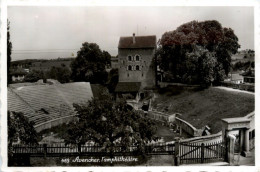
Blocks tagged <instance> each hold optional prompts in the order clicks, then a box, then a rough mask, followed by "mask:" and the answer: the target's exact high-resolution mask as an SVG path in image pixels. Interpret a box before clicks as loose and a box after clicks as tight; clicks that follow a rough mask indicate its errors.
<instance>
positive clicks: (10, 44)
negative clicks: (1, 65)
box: [7, 21, 12, 85]
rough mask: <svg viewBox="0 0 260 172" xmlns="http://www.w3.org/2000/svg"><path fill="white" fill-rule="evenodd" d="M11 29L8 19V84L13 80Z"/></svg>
mask: <svg viewBox="0 0 260 172" xmlns="http://www.w3.org/2000/svg"><path fill="white" fill-rule="evenodd" d="M9 30H10V22H9V21H7V85H8V84H10V83H11V82H12V76H11V75H10V66H11V54H12V42H11V41H10V31H9Z"/></svg>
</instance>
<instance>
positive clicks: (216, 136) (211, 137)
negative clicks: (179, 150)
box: [180, 131, 222, 143]
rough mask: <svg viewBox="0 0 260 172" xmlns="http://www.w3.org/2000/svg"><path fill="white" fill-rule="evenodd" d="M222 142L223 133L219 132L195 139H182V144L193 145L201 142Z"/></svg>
mask: <svg viewBox="0 0 260 172" xmlns="http://www.w3.org/2000/svg"><path fill="white" fill-rule="evenodd" d="M219 140H222V131H220V132H218V133H217V134H211V135H207V136H199V137H193V138H188V139H182V140H180V142H182V143H185V142H192V143H201V142H203V143H204V142H214V141H219Z"/></svg>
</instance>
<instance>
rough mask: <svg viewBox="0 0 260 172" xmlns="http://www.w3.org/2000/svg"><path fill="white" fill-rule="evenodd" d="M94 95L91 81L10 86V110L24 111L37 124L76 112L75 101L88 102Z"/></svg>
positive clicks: (79, 102)
mask: <svg viewBox="0 0 260 172" xmlns="http://www.w3.org/2000/svg"><path fill="white" fill-rule="evenodd" d="M92 97H93V93H92V89H91V86H90V83H88V82H75V83H67V84H54V85H30V86H21V87H12V88H11V87H10V88H9V89H8V99H7V101H8V110H9V111H15V112H23V113H24V114H26V115H25V116H27V117H28V118H29V121H33V122H35V124H36V125H37V124H40V123H42V122H46V121H49V120H52V119H56V118H60V117H63V116H64V115H66V114H67V115H68V114H74V113H75V112H74V108H73V104H74V103H77V104H81V103H87V102H88V100H91V98H92ZM64 112H66V113H64Z"/></svg>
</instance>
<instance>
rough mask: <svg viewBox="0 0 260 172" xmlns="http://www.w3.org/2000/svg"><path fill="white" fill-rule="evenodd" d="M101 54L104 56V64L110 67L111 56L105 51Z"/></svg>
mask: <svg viewBox="0 0 260 172" xmlns="http://www.w3.org/2000/svg"><path fill="white" fill-rule="evenodd" d="M102 54H103V56H104V60H105V64H106V65H107V66H109V67H110V66H111V55H110V54H109V53H108V52H107V51H103V52H102Z"/></svg>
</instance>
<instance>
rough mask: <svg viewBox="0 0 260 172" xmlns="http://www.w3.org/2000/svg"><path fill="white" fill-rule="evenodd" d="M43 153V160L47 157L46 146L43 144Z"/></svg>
mask: <svg viewBox="0 0 260 172" xmlns="http://www.w3.org/2000/svg"><path fill="white" fill-rule="evenodd" d="M43 153H44V158H46V156H47V144H46V143H45V144H43Z"/></svg>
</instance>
